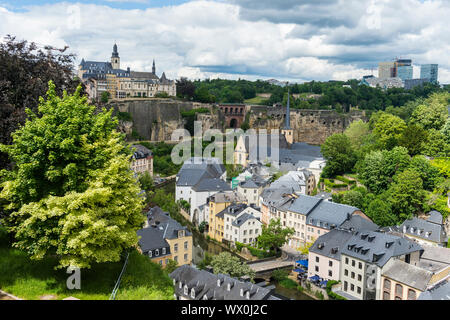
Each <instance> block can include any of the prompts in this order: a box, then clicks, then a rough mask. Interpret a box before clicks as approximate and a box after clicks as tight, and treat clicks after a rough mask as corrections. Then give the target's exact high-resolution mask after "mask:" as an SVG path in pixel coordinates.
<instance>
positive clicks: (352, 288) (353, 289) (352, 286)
mask: <svg viewBox="0 0 450 320" xmlns="http://www.w3.org/2000/svg"><path fill="white" fill-rule="evenodd" d="M350 290H351V291H355V285H354V284H353V283H352V284H351V285H350Z"/></svg>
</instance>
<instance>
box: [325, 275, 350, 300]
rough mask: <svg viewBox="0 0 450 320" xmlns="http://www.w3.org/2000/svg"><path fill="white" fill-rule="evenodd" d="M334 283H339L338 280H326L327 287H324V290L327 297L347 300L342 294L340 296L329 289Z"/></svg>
mask: <svg viewBox="0 0 450 320" xmlns="http://www.w3.org/2000/svg"><path fill="white" fill-rule="evenodd" d="M336 283H339V281H336V280H330V281H328V282H327V289H326V291H327V295H328V297H329V298H330V299H333V300H347V299H346V298H344V297H343V296H340V295H338V294H336V293H334V292H333V291H332V290H331V287H332V286H334V285H335V284H336Z"/></svg>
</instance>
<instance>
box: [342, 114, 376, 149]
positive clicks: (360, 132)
mask: <svg viewBox="0 0 450 320" xmlns="http://www.w3.org/2000/svg"><path fill="white" fill-rule="evenodd" d="M369 133H370V128H369V124H368V123H367V122H364V121H362V120H358V121H354V122H352V123H351V124H350V125H349V126H348V127H347V129H345V131H344V134H345V135H346V136H347V137H348V138H349V139H350V143H351V144H352V147H353V148H355V149H358V148H359V147H361V146H362V145H363V143H364V141H365V138H366V137H367V135H368V134H369Z"/></svg>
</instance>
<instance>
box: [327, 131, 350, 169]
mask: <svg viewBox="0 0 450 320" xmlns="http://www.w3.org/2000/svg"><path fill="white" fill-rule="evenodd" d="M321 151H322V154H323V156H324V157H325V159H327V165H326V167H325V169H324V172H323V176H324V177H332V176H335V175H338V174H343V173H346V172H350V171H351V170H352V169H353V166H354V165H355V162H356V154H355V150H354V149H353V147H352V145H351V141H350V139H349V137H347V136H346V135H345V134H342V133H337V134H333V135H331V136H329V137H328V138H327V139H326V140H325V142H324V143H323V144H322V146H321Z"/></svg>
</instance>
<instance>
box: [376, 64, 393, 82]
mask: <svg viewBox="0 0 450 320" xmlns="http://www.w3.org/2000/svg"><path fill="white" fill-rule="evenodd" d="M396 75H397V74H396V68H395V62H394V61H392V62H380V63H378V78H380V79H386V78H394V77H395V76H396Z"/></svg>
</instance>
